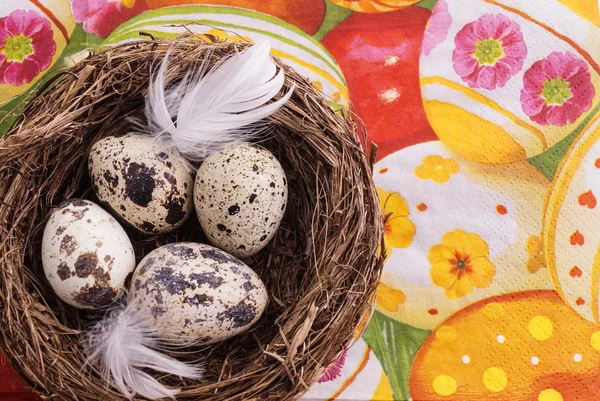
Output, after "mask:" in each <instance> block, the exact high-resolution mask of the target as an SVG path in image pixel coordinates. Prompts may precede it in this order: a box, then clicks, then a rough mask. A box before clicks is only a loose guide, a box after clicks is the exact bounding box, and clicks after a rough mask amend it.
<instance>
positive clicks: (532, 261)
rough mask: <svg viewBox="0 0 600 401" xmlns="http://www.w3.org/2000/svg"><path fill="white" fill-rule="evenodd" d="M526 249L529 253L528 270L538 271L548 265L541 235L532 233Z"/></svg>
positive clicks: (531, 271) (530, 271)
mask: <svg viewBox="0 0 600 401" xmlns="http://www.w3.org/2000/svg"><path fill="white" fill-rule="evenodd" d="M525 249H526V250H527V253H528V254H529V260H528V261H527V271H528V272H529V273H531V274H533V273H536V272H537V271H538V270H540V269H543V268H545V267H546V257H545V255H544V248H543V243H542V240H541V239H540V237H538V236H536V235H532V236H531V237H529V238H527V244H525Z"/></svg>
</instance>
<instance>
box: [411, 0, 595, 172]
mask: <svg viewBox="0 0 600 401" xmlns="http://www.w3.org/2000/svg"><path fill="white" fill-rule="evenodd" d="M599 27H600V16H599V13H598V2H597V1H595V0H546V1H544V5H543V7H540V4H538V3H537V2H534V1H530V0H473V1H469V2H468V6H467V5H466V3H465V2H464V1H462V0H440V1H439V2H438V4H437V6H436V8H435V9H434V10H433V13H432V17H431V19H430V22H429V24H428V27H427V29H426V32H425V37H424V42H423V51H422V56H421V64H420V74H421V90H422V96H423V103H424V106H425V111H426V113H427V117H428V119H429V122H430V123H431V125H432V127H433V129H434V131H435V132H436V134H437V135H438V137H439V138H440V140H441V141H442V142H444V144H446V145H447V146H448V147H449V148H450V149H452V150H454V151H455V152H457V153H459V154H460V155H462V156H464V157H466V158H468V159H471V160H474V161H478V162H482V163H492V164H498V163H513V162H517V161H522V160H525V159H526V158H529V157H532V156H536V155H538V154H540V153H542V152H544V151H545V150H547V149H548V148H549V147H550V146H552V145H554V144H556V143H557V142H559V141H560V140H562V139H564V138H565V137H566V136H567V135H569V134H570V133H571V132H573V131H574V130H575V129H576V128H577V127H578V125H579V124H580V123H581V122H582V121H583V120H584V119H585V118H586V117H587V116H588V115H589V114H590V113H591V112H592V111H593V110H595V109H596V107H597V106H598V103H599V102H598V98H599V96H598V92H599V90H598V89H599V88H600V75H599V74H600V64H599V60H600V47H598V45H597V38H598V35H599V34H600V30H599Z"/></svg>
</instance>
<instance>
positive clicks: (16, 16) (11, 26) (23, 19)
mask: <svg viewBox="0 0 600 401" xmlns="http://www.w3.org/2000/svg"><path fill="white" fill-rule="evenodd" d="M32 12H33V13H36V12H35V11H32ZM27 14H28V11H25V10H15V11H13V12H12V13H10V14H9V16H8V17H7V19H6V21H5V22H4V26H5V28H6V30H7V31H8V32H10V33H11V35H15V36H16V35H19V34H21V33H23V32H25V29H26V28H27V23H28V19H29V18H30V17H28V15H27Z"/></svg>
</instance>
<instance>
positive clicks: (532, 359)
mask: <svg viewBox="0 0 600 401" xmlns="http://www.w3.org/2000/svg"><path fill="white" fill-rule="evenodd" d="M539 363H540V358H538V357H537V356H532V357H531V364H532V365H536V366H537V365H538V364H539Z"/></svg>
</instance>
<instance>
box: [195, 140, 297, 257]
mask: <svg viewBox="0 0 600 401" xmlns="http://www.w3.org/2000/svg"><path fill="white" fill-rule="evenodd" d="M287 196H288V191H287V180H286V178H285V172H284V171H283V168H282V167H281V164H279V161H278V160H277V159H276V158H275V156H273V154H272V153H271V152H269V151H268V150H266V149H264V148H261V147H259V146H257V145H251V144H248V143H241V144H234V145H231V146H230V147H228V148H226V149H225V150H223V151H222V152H221V153H218V154H214V155H211V156H209V157H208V158H207V159H206V160H205V161H204V163H202V165H201V166H200V169H199V170H198V173H197V174H196V185H195V188H194V202H195V205H196V213H197V214H198V218H199V220H200V224H201V225H202V228H203V229H204V232H205V233H206V235H207V236H208V238H209V240H210V241H211V242H212V243H213V244H214V245H215V246H218V247H219V248H221V249H223V250H225V251H227V252H229V253H231V254H232V255H235V256H238V257H248V256H252V255H254V254H256V253H257V252H258V251H260V250H261V249H263V248H264V247H265V246H266V245H267V244H268V243H269V241H270V240H271V239H272V238H273V236H275V233H276V232H277V229H278V228H279V224H280V223H281V219H282V218H283V215H284V213H285V208H286V204H287Z"/></svg>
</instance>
